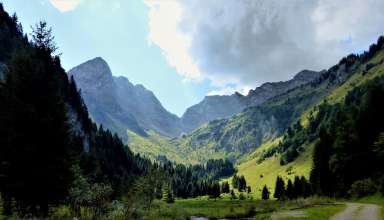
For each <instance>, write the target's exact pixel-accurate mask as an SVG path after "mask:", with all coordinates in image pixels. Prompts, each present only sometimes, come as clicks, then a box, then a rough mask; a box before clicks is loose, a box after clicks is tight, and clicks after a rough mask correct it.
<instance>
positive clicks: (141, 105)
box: [68, 58, 181, 137]
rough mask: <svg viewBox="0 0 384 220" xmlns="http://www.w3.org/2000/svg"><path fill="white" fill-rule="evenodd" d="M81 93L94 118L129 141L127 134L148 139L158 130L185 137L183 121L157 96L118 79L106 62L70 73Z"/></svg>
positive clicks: (99, 60)
mask: <svg viewBox="0 0 384 220" xmlns="http://www.w3.org/2000/svg"><path fill="white" fill-rule="evenodd" d="M68 74H69V75H71V76H73V77H74V79H75V80H76V83H77V85H78V86H79V88H80V89H81V92H82V95H83V97H84V100H85V103H86V104H87V106H88V108H89V111H90V113H91V116H92V118H93V119H94V120H95V121H96V122H97V123H99V124H103V125H104V126H105V127H107V128H110V129H112V130H113V131H115V132H118V133H119V135H120V136H122V137H127V136H126V135H127V133H126V130H127V129H129V130H132V131H134V132H135V133H137V134H139V135H142V136H146V132H145V130H155V131H156V132H158V133H160V134H162V135H165V136H172V137H173V136H177V135H179V134H180V133H181V129H180V125H179V119H178V118H177V116H175V115H173V114H171V113H169V112H168V111H167V110H165V109H164V108H163V106H162V105H161V103H160V102H159V101H158V100H157V98H156V97H155V95H154V94H153V93H152V92H151V91H149V90H147V89H145V88H144V87H143V86H142V85H133V84H132V83H131V82H129V80H128V79H126V78H125V77H114V76H112V72H111V70H110V68H109V66H108V64H107V63H106V62H105V61H104V60H103V59H102V58H95V59H93V60H90V61H87V62H85V63H83V64H81V65H79V66H77V67H75V68H73V69H71V70H70V71H69V72H68Z"/></svg>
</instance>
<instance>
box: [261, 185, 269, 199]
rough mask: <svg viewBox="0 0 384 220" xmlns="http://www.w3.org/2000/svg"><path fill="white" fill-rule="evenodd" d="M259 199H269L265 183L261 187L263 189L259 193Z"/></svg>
mask: <svg viewBox="0 0 384 220" xmlns="http://www.w3.org/2000/svg"><path fill="white" fill-rule="evenodd" d="M261 199H262V200H268V199H269V190H268V187H267V186H266V185H265V186H264V187H263V191H262V193H261Z"/></svg>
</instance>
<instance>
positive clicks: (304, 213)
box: [148, 197, 384, 220]
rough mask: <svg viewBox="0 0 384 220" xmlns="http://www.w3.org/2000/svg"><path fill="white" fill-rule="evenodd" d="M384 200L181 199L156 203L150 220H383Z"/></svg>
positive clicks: (380, 198) (378, 198) (379, 198)
mask: <svg viewBox="0 0 384 220" xmlns="http://www.w3.org/2000/svg"><path fill="white" fill-rule="evenodd" d="M383 201H384V198H382V197H372V198H367V199H363V200H359V201H358V202H356V203H355V202H346V201H342V202H338V201H335V200H331V199H327V198H309V199H298V200H294V201H284V202H279V201H261V200H229V199H219V200H207V199H188V200H177V201H176V202H175V203H174V204H167V203H164V202H162V201H155V202H154V205H153V207H152V208H151V211H150V215H149V216H148V219H163V220H168V219H169V220H170V219H199V220H205V219H255V220H260V219H265V220H266V219H272V220H277V219H283V220H293V219H302V220H303V219H304V220H352V219H354V220H382V218H381V216H382V212H383V209H384V208H383V205H384V202H383ZM365 202H371V203H365ZM380 210H381V211H380ZM191 217H193V218H191Z"/></svg>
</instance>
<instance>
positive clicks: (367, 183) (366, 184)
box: [349, 179, 377, 198]
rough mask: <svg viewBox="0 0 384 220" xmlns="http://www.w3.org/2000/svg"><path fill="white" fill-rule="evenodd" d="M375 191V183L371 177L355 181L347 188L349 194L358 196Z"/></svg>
mask: <svg viewBox="0 0 384 220" xmlns="http://www.w3.org/2000/svg"><path fill="white" fill-rule="evenodd" d="M375 192H377V184H376V183H375V182H374V181H373V180H372V179H364V180H358V181H355V182H354V183H353V184H352V185H351V189H350V190H349V194H350V195H351V196H354V197H358V198H361V197H364V196H368V195H372V194H374V193H375Z"/></svg>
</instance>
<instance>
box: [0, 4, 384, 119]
mask: <svg viewBox="0 0 384 220" xmlns="http://www.w3.org/2000/svg"><path fill="white" fill-rule="evenodd" d="M0 1H3V3H4V5H5V7H6V9H7V10H8V11H10V12H14V11H16V12H17V14H18V16H19V18H20V21H21V22H22V24H23V26H24V27H25V30H26V31H30V28H29V27H30V26H31V25H32V24H34V23H36V22H37V21H39V20H40V19H44V20H46V21H47V22H48V23H49V24H50V25H51V26H52V27H53V29H54V33H55V36H56V41H57V43H58V46H59V47H60V50H61V52H62V53H63V55H62V61H63V65H64V67H65V68H66V69H67V70H68V69H69V68H71V67H73V66H76V65H78V64H80V63H82V62H84V61H86V60H89V59H92V58H94V57H97V56H100V57H103V58H104V59H105V60H106V61H107V62H108V63H109V64H110V67H111V69H112V72H113V73H114V74H115V75H124V76H126V77H127V78H129V79H130V80H131V81H132V82H133V83H136V84H137V83H139V84H143V85H144V86H145V87H147V88H148V89H150V90H152V91H153V92H154V93H155V95H156V96H157V97H158V98H159V100H160V101H161V102H162V104H163V105H164V107H166V108H167V109H168V110H169V111H171V112H173V113H176V114H178V115H181V114H182V113H183V112H184V111H185V109H186V108H187V107H189V106H191V105H193V104H195V103H197V102H199V101H201V100H202V99H203V97H204V96H205V95H223V94H232V93H233V92H234V91H238V92H240V93H243V94H247V92H248V91H249V89H253V88H255V87H257V86H259V85H261V84H262V83H265V82H274V81H282V80H288V79H290V78H292V77H293V76H294V75H295V74H296V73H298V72H299V71H301V70H303V69H310V70H322V69H327V68H329V67H330V66H332V65H333V64H335V63H337V62H338V61H339V60H340V59H341V58H342V57H343V56H346V55H348V54H350V53H357V52H362V51H363V50H366V49H368V47H369V45H370V44H372V43H374V42H375V41H376V40H377V38H378V37H379V36H380V35H383V34H384V28H383V26H382V22H383V21H384V10H382V9H383V8H384V1H383V0H337V1H336V0H311V1H307V0H225V4H223V0H0Z"/></svg>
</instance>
